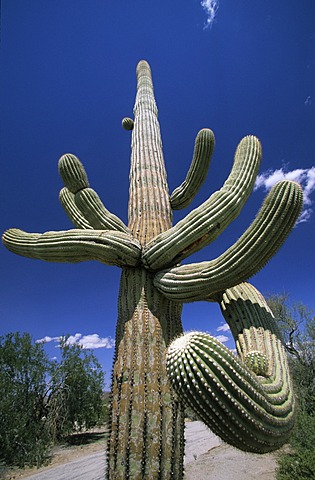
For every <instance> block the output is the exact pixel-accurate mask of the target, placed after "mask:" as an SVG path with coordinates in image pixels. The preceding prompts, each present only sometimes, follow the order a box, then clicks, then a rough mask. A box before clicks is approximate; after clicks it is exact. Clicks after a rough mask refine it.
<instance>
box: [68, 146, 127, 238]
mask: <svg viewBox="0 0 315 480" xmlns="http://www.w3.org/2000/svg"><path fill="white" fill-rule="evenodd" d="M58 169H59V173H60V176H61V178H62V180H63V182H64V184H65V187H66V188H68V190H69V192H71V193H72V194H73V195H74V203H75V205H76V215H75V218H73V217H70V218H71V220H72V221H73V222H74V220H75V221H77V216H78V213H79V212H81V214H79V215H80V217H82V219H85V221H87V222H88V223H89V224H90V225H91V226H92V227H93V228H95V229H96V230H117V231H119V232H124V233H130V231H129V229H128V227H127V226H126V225H125V224H124V222H122V220H120V218H118V217H117V216H116V215H114V214H113V213H111V212H109V211H108V210H107V209H106V208H105V206H104V205H103V203H102V201H101V200H100V198H99V196H98V194H97V193H96V192H95V191H94V190H93V189H92V188H89V181H88V177H87V174H86V172H85V169H84V167H83V165H82V163H81V162H80V160H79V159H78V158H77V157H76V156H75V155H72V154H70V153H67V154H65V155H63V156H62V157H61V158H60V159H59V162H58ZM63 206H64V204H63ZM67 207H68V205H67ZM64 208H65V206H64ZM66 213H67V214H68V215H69V213H71V215H72V214H73V208H72V210H69V208H68V209H66Z"/></svg>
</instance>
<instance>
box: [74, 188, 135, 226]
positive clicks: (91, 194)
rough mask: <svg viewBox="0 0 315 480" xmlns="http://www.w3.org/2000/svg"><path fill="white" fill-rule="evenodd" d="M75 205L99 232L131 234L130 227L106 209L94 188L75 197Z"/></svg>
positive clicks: (84, 190) (85, 189)
mask: <svg viewBox="0 0 315 480" xmlns="http://www.w3.org/2000/svg"><path fill="white" fill-rule="evenodd" d="M74 198H75V203H76V205H77V207H78V208H79V209H80V210H81V212H82V213H83V215H84V216H85V217H86V218H87V219H88V221H89V222H90V223H91V224H92V225H93V227H94V228H95V229H97V230H117V231H118V232H124V233H129V234H130V231H129V229H128V227H127V226H126V225H125V224H124V223H123V222H122V221H121V220H120V218H118V217H117V216H116V215H114V214H113V213H111V212H109V211H108V210H107V208H105V207H104V205H103V203H102V201H101V199H100V198H99V196H98V194H97V193H96V192H95V190H93V189H92V188H84V189H83V190H79V191H78V192H77V193H76V194H75V196H74Z"/></svg>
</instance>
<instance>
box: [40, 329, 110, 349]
mask: <svg viewBox="0 0 315 480" xmlns="http://www.w3.org/2000/svg"><path fill="white" fill-rule="evenodd" d="M61 338H62V335H61V336H59V337H48V336H46V337H43V338H40V339H39V340H36V343H49V342H56V343H58V345H57V346H59V343H60V339H61ZM67 344H68V345H74V344H77V345H81V346H82V347H83V348H91V349H96V348H114V346H115V341H114V340H113V339H112V338H111V337H103V338H102V337H100V336H99V335H98V334H97V333H92V334H90V335H82V333H76V334H75V335H70V336H69V337H68V339H67Z"/></svg>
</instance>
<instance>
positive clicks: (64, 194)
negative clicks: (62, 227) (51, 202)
mask: <svg viewBox="0 0 315 480" xmlns="http://www.w3.org/2000/svg"><path fill="white" fill-rule="evenodd" d="M59 200H60V203H61V205H62V206H63V209H64V211H65V212H66V214H67V215H68V217H69V219H70V221H71V222H72V223H73V225H74V226H75V228H82V229H90V230H93V227H92V225H91V224H90V223H89V222H88V220H87V219H86V218H85V217H84V215H83V214H82V212H81V210H80V209H79V208H78V206H77V205H76V203H75V196H74V193H72V192H70V190H69V189H68V188H67V187H64V188H62V189H61V190H60V193H59Z"/></svg>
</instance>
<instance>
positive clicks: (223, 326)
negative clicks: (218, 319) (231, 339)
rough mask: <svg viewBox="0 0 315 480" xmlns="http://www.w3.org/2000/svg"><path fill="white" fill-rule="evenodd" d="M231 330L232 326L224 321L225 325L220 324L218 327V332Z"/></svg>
mask: <svg viewBox="0 0 315 480" xmlns="http://www.w3.org/2000/svg"><path fill="white" fill-rule="evenodd" d="M229 330H230V327H229V326H228V324H227V323H224V324H223V325H220V326H219V327H218V328H217V332H228V331H229Z"/></svg>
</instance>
